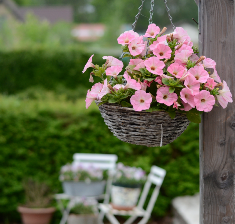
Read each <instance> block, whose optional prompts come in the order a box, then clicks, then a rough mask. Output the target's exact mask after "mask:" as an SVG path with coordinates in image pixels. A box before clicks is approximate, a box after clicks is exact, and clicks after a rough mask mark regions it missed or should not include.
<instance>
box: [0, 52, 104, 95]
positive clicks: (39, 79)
mask: <svg viewBox="0 0 235 224" xmlns="http://www.w3.org/2000/svg"><path fill="white" fill-rule="evenodd" d="M90 56H91V54H88V53H84V51H83V50H81V49H77V48H74V49H71V48H63V49H58V50H52V51H51V50H50V49H47V48H44V49H43V48H42V49H31V50H18V51H11V52H0V68H1V75H0V92H2V93H8V94H12V93H17V92H19V91H22V90H24V89H27V88H28V87H33V86H41V87H44V88H46V89H48V90H54V89H56V88H57V86H58V85H60V86H64V87H66V88H69V89H75V88H77V87H78V86H85V87H89V88H90V87H91V85H92V84H91V83H89V81H88V79H89V75H88V73H86V74H83V73H82V70H83V68H84V66H85V64H86V62H87V60H88V59H89V57H90ZM93 62H94V63H95V64H102V63H104V60H103V59H102V57H101V56H98V55H95V56H94V59H93Z"/></svg>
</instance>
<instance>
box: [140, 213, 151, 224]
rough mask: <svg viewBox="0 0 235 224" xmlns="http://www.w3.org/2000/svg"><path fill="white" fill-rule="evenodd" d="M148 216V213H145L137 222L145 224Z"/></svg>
mask: <svg viewBox="0 0 235 224" xmlns="http://www.w3.org/2000/svg"><path fill="white" fill-rule="evenodd" d="M149 218H150V215H145V216H144V217H143V218H142V219H141V220H140V221H139V222H138V224H146V223H147V222H148V220H149Z"/></svg>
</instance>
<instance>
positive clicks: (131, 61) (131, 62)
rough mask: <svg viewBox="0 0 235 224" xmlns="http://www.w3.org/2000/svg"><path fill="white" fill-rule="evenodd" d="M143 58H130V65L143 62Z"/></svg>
mask: <svg viewBox="0 0 235 224" xmlns="http://www.w3.org/2000/svg"><path fill="white" fill-rule="evenodd" d="M142 61H143V60H142V59H139V58H136V59H130V63H129V65H138V64H139V63H141V62H142Z"/></svg>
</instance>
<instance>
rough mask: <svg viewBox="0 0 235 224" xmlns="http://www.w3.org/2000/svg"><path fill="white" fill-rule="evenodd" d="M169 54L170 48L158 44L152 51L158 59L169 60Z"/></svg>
mask: <svg viewBox="0 0 235 224" xmlns="http://www.w3.org/2000/svg"><path fill="white" fill-rule="evenodd" d="M171 52H172V50H171V48H170V47H169V46H166V45H165V44H158V45H157V47H156V48H154V49H153V54H154V55H156V56H157V57H158V58H159V59H170V58H171Z"/></svg>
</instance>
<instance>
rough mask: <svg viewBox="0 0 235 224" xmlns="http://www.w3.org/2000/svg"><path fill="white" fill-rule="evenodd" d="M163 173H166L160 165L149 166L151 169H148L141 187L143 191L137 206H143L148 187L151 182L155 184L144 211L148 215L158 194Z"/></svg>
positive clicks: (163, 176)
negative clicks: (148, 172) (148, 171)
mask: <svg viewBox="0 0 235 224" xmlns="http://www.w3.org/2000/svg"><path fill="white" fill-rule="evenodd" d="M165 175H166V171H165V170H164V169H162V168H160V167H157V166H152V167H151V171H150V174H149V175H148V178H147V181H146V183H145V185H144V189H143V192H142V194H141V197H140V200H139V203H138V208H141V209H142V208H143V206H144V203H145V201H146V198H147V196H148V193H149V190H150V187H151V185H152V184H154V185H155V188H154V191H153V193H152V195H151V198H150V200H149V203H148V206H147V209H146V212H147V213H148V214H149V215H150V214H151V212H152V210H153V207H154V204H155V202H156V200H157V197H158V195H159V190H160V187H161V185H162V182H163V180H164V178H165Z"/></svg>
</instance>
